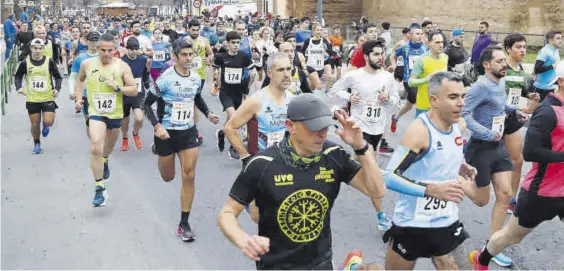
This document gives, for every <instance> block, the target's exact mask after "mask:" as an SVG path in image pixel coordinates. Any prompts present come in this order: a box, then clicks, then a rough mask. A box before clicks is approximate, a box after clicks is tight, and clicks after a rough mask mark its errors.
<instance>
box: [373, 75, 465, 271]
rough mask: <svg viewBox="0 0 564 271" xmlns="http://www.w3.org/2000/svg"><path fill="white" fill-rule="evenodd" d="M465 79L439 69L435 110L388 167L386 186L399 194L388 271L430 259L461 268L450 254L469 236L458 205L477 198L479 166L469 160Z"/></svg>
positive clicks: (388, 237)
mask: <svg viewBox="0 0 564 271" xmlns="http://www.w3.org/2000/svg"><path fill="white" fill-rule="evenodd" d="M465 93H466V90H465V88H464V85H463V84H462V77H461V76H460V75H458V74H456V73H452V72H439V73H437V74H435V75H434V76H433V77H432V78H431V80H430V82H429V94H430V99H431V110H430V111H429V112H424V113H423V114H420V115H419V116H417V117H416V118H415V121H413V122H412V123H411V125H410V126H409V128H408V129H407V130H406V132H405V135H404V137H403V139H402V141H401V143H400V146H399V147H398V148H396V152H395V153H394V155H393V156H392V158H391V160H390V162H389V164H388V166H387V167H386V170H385V171H384V179H385V181H386V186H387V187H388V188H389V189H391V190H393V191H396V192H398V193H399V196H398V199H397V200H396V207H395V210H394V218H393V226H392V228H391V229H390V230H388V231H387V232H386V233H385V234H384V236H383V240H384V242H388V241H389V242H388V251H387V253H386V266H385V268H386V269H387V270H412V269H413V268H414V267H415V264H416V262H417V259H418V258H431V260H432V262H433V265H434V266H435V268H437V270H455V269H458V267H457V266H456V263H455V262H454V258H453V257H452V256H451V255H450V253H451V252H452V251H454V249H456V248H457V247H458V246H459V245H460V244H462V243H463V242H464V240H466V239H467V238H468V236H469V235H468V233H467V232H466V230H465V229H464V225H463V224H462V223H461V222H460V221H459V216H458V206H457V204H458V203H460V202H461V201H462V200H463V199H464V195H465V194H466V195H467V196H468V197H469V198H470V199H473V198H474V197H475V194H474V193H475V191H476V189H475V188H474V187H475V185H474V183H473V181H472V180H473V179H474V177H475V176H476V169H475V168H473V167H471V166H469V165H468V164H467V163H466V162H465V161H464V155H463V141H462V132H463V131H464V130H465V123H464V120H461V112H462V109H463V107H464V96H465Z"/></svg>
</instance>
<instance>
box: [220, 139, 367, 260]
mask: <svg viewBox="0 0 564 271" xmlns="http://www.w3.org/2000/svg"><path fill="white" fill-rule="evenodd" d="M360 167H361V166H360V164H359V163H358V162H357V161H355V160H353V159H352V158H351V156H350V155H349V154H348V153H347V152H346V151H345V150H344V149H343V148H341V147H340V146H339V145H336V144H335V143H333V142H330V141H326V142H325V144H324V146H323V149H322V151H321V154H320V160H319V162H318V163H317V164H316V165H312V166H311V167H309V168H308V169H305V170H302V169H296V168H295V167H292V166H289V165H287V164H286V163H285V161H284V160H283V158H282V157H281V155H280V154H279V150H278V145H273V146H271V147H268V148H266V149H265V150H264V151H261V152H258V153H257V154H256V155H255V156H254V158H253V159H252V160H251V161H250V162H249V163H248V165H247V166H246V167H245V169H244V170H243V171H242V172H241V174H240V175H239V176H238V177H237V179H236V180H235V183H234V184H233V186H232V188H231V192H230V194H229V196H230V197H231V198H232V199H234V200H235V201H237V202H238V203H240V204H242V205H248V204H249V203H251V201H253V200H254V201H255V202H256V205H257V206H258V208H259V212H260V221H259V224H258V232H259V235H260V236H264V237H267V238H269V239H270V250H269V252H268V253H266V254H265V255H262V256H261V260H260V261H258V262H257V263H256V264H257V269H302V270H307V269H312V268H313V267H316V266H318V265H319V264H321V263H323V262H326V261H330V260H331V258H332V254H333V252H332V248H331V225H330V223H331V219H330V217H331V209H332V207H333V203H334V202H335V199H336V198H337V195H338V194H339V190H340V187H341V183H347V184H348V183H350V181H351V180H352V179H353V178H354V176H355V175H356V174H357V172H358V171H359V170H360Z"/></svg>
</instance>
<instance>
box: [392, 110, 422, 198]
mask: <svg viewBox="0 0 564 271" xmlns="http://www.w3.org/2000/svg"><path fill="white" fill-rule="evenodd" d="M428 142H429V132H428V131H427V127H426V126H425V125H424V124H423V123H422V122H421V120H418V119H416V120H415V121H414V122H412V123H411V125H410V126H409V128H408V129H407V131H406V132H405V136H404V137H403V139H402V141H401V143H400V145H399V146H398V147H397V148H396V151H395V152H394V154H393V155H392V158H390V162H389V163H388V166H387V167H386V169H385V170H384V181H385V182H386V187H387V188H388V189H390V190H393V191H396V192H398V193H401V194H406V195H411V196H415V197H424V196H425V195H426V193H425V192H426V190H427V187H428V185H427V184H425V183H422V182H419V181H417V180H413V179H410V178H408V177H406V176H404V175H403V173H404V172H405V171H406V170H407V169H408V168H409V167H410V166H411V164H413V162H415V161H416V160H417V158H419V156H420V154H421V153H423V152H425V150H426V149H427V148H428V147H429V146H428V145H429V143H428Z"/></svg>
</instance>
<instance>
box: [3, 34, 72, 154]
mask: <svg viewBox="0 0 564 271" xmlns="http://www.w3.org/2000/svg"><path fill="white" fill-rule="evenodd" d="M30 47H31V55H30V56H28V57H26V59H25V60H24V61H22V62H20V64H19V66H18V69H17V70H16V74H15V76H14V77H15V78H14V79H15V80H14V84H15V85H16V89H17V90H18V93H20V94H21V95H24V96H25V97H26V98H25V99H26V103H25V107H26V108H27V113H28V114H29V121H30V123H31V136H32V137H33V151H32V153H33V154H40V153H42V152H43V149H42V148H41V141H40V137H39V130H40V127H41V120H43V129H42V131H41V133H42V135H43V137H47V135H49V129H50V128H51V126H52V125H53V123H54V122H55V110H56V109H57V108H58V107H57V104H56V103H55V98H56V97H57V96H58V95H59V91H60V90H61V83H62V81H63V78H62V77H61V74H60V73H59V69H58V68H57V64H56V63H55V61H54V60H53V59H51V58H50V57H46V56H45V55H44V52H43V51H44V50H45V43H44V41H43V40H42V39H38V38H36V39H33V40H32V41H30ZM24 77H25V80H26V84H25V85H26V86H25V88H24V87H23V85H22V81H23V78H24ZM53 78H54V79H55V84H54V85H53Z"/></svg>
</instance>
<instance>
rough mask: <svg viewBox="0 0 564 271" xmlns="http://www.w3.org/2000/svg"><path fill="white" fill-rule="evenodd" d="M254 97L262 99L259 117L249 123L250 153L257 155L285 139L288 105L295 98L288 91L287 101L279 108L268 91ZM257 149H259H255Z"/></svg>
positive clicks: (258, 93) (260, 92)
mask: <svg viewBox="0 0 564 271" xmlns="http://www.w3.org/2000/svg"><path fill="white" fill-rule="evenodd" d="M253 95H258V96H259V97H260V104H261V109H260V113H259V115H258V117H256V118H253V119H252V120H251V121H249V123H248V129H247V131H248V133H249V138H248V140H249V150H248V151H249V153H252V154H254V153H257V152H258V151H262V150H264V149H266V148H267V147H270V146H272V145H274V143H276V142H280V140H282V138H284V133H285V132H286V125H285V121H286V113H287V111H288V104H289V103H290V101H291V100H292V99H293V98H294V97H295V96H294V95H292V94H291V93H290V92H289V91H286V101H285V103H284V106H277V105H276V104H275V103H274V101H273V100H272V99H271V98H270V97H268V94H266V91H265V90H264V89H263V90H262V91H258V92H257V93H255V94H253ZM255 147H257V148H255Z"/></svg>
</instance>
